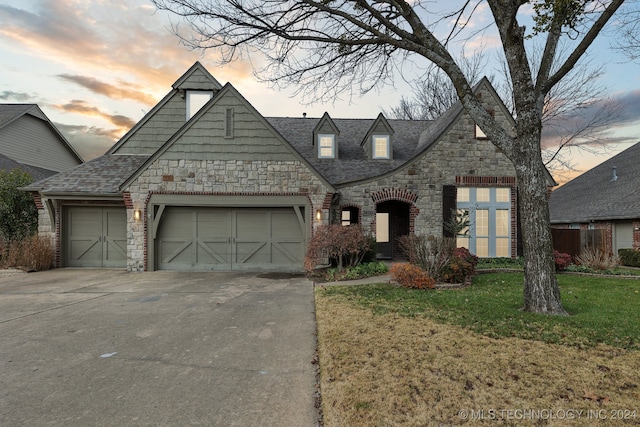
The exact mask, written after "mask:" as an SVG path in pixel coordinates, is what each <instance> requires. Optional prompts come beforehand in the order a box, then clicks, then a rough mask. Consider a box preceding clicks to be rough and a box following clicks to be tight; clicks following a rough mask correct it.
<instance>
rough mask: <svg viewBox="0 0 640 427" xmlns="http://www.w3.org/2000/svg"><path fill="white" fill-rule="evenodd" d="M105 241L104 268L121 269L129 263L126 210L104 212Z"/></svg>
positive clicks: (107, 210) (106, 210)
mask: <svg viewBox="0 0 640 427" xmlns="http://www.w3.org/2000/svg"><path fill="white" fill-rule="evenodd" d="M103 223H104V224H103V230H104V232H103V234H104V239H105V242H104V243H105V244H104V254H103V266H104V267H121V266H124V265H126V263H127V238H126V236H127V212H126V211H125V210H124V209H105V210H104V211H103Z"/></svg>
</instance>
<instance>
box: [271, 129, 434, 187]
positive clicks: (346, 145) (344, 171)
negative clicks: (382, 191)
mask: <svg viewBox="0 0 640 427" xmlns="http://www.w3.org/2000/svg"><path fill="white" fill-rule="evenodd" d="M266 119H267V121H268V122H269V123H271V125H272V126H273V127H274V128H275V129H276V130H277V131H278V132H279V133H280V134H281V135H282V136H283V137H284V138H285V139H286V140H287V141H289V143H290V144H291V145H292V146H293V147H294V148H295V149H296V150H297V151H298V152H299V153H300V154H301V155H302V156H303V157H304V158H305V159H307V161H309V163H311V164H312V165H313V167H314V168H315V169H316V170H317V171H319V172H320V173H321V174H322V175H323V176H324V177H325V178H326V179H327V180H328V181H329V182H331V183H332V184H333V185H339V184H344V183H347V182H353V181H360V180H364V179H368V178H373V177H377V176H379V175H382V174H384V173H387V172H391V171H393V170H394V169H397V168H398V167H400V166H402V165H403V164H405V163H406V162H407V161H409V160H411V159H412V158H413V155H414V152H415V148H416V146H417V145H418V140H419V139H420V134H421V132H422V131H424V130H425V129H426V128H427V126H428V125H429V123H430V122H429V121H428V120H387V121H388V122H389V125H390V126H391V128H393V130H394V134H393V142H392V146H393V156H392V159H391V160H381V159H369V158H368V157H367V153H366V152H365V150H364V148H363V147H362V146H361V145H360V144H361V142H362V140H363V138H364V137H365V136H366V135H367V133H368V132H369V130H370V129H371V126H372V125H373V124H374V122H375V121H376V119H335V118H332V121H333V123H334V124H335V126H336V127H337V128H338V130H339V131H340V133H339V134H337V135H336V137H335V138H336V143H337V144H338V153H339V155H338V158H336V159H319V158H318V156H317V153H316V152H317V149H318V146H317V144H315V143H314V141H313V130H314V129H315V127H316V126H317V125H318V123H319V122H320V120H322V118H291V117H267V118H266Z"/></svg>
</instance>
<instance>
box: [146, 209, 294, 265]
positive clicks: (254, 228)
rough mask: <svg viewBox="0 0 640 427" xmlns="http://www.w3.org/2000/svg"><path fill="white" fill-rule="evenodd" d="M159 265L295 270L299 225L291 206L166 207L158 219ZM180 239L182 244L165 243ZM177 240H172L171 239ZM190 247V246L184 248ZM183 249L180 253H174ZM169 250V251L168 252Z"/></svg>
mask: <svg viewBox="0 0 640 427" xmlns="http://www.w3.org/2000/svg"><path fill="white" fill-rule="evenodd" d="M160 223H161V224H160V227H159V232H158V240H157V243H156V245H157V246H156V248H157V254H158V268H160V269H176V270H179V269H189V270H263V269H276V268H277V269H282V268H285V269H300V268H301V267H302V259H303V256H304V227H303V226H301V225H300V219H299V215H298V214H297V213H296V211H295V210H294V208H293V207H290V208H224V207H211V208H210V207H175V206H173V207H172V206H169V207H166V208H165V210H164V213H163V215H162V218H161V220H160ZM170 236H171V238H174V239H178V238H179V239H181V240H180V242H182V243H183V244H185V245H186V244H187V243H191V245H190V246H189V247H187V246H185V247H184V248H180V247H173V246H170V244H171V242H170V240H169V238H170ZM174 243H176V242H174ZM189 248H190V249H189ZM180 249H184V252H183V253H179V254H174V252H176V251H179V250H180ZM169 255H171V256H169Z"/></svg>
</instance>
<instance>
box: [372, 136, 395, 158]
mask: <svg viewBox="0 0 640 427" xmlns="http://www.w3.org/2000/svg"><path fill="white" fill-rule="evenodd" d="M372 146H373V158H374V159H389V158H390V157H391V153H390V146H389V135H373V144H372Z"/></svg>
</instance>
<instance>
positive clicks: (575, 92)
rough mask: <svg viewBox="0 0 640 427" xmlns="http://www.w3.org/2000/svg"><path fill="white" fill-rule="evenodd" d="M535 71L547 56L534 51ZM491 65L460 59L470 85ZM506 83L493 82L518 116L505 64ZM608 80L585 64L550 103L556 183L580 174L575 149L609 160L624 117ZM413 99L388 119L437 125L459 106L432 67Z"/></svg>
mask: <svg viewBox="0 0 640 427" xmlns="http://www.w3.org/2000/svg"><path fill="white" fill-rule="evenodd" d="M529 51H530V52H533V53H532V54H531V55H530V62H531V66H532V68H534V67H535V64H539V58H536V57H537V56H539V54H540V52H541V50H540V49H536V48H535V47H534V48H531V49H529ZM484 59H486V57H485V56H484V54H483V53H482V52H480V53H477V54H475V55H473V56H471V57H466V56H464V53H463V54H462V56H461V58H460V59H459V63H460V64H461V69H462V70H463V72H464V73H465V76H467V80H468V81H470V82H475V81H478V80H479V79H480V77H481V76H482V74H483V73H484V72H485V71H484V70H485V68H486V64H485V62H484V61H483V60H484ZM498 64H499V70H500V73H499V76H500V79H499V80H498V82H496V80H497V79H496V78H495V77H493V76H491V77H490V80H491V81H492V83H493V84H494V86H498V88H497V91H498V93H499V95H500V96H501V98H502V100H503V102H504V103H505V105H506V107H507V109H509V111H511V113H512V114H513V113H514V111H513V105H514V102H513V91H512V88H511V86H510V85H509V84H508V82H509V71H508V70H509V68H508V64H507V63H506V61H505V60H504V59H502V60H500V61H498ZM603 74H604V68H603V67H602V66H599V67H594V66H592V63H591V61H583V62H580V63H579V64H577V65H576V67H575V68H574V69H573V70H572V71H571V72H570V73H569V74H568V75H567V76H566V77H565V78H564V79H562V80H561V81H560V82H559V83H558V84H557V85H556V86H554V87H553V89H552V90H551V91H549V93H548V94H547V96H546V97H545V105H544V109H543V113H542V141H543V143H542V144H541V149H542V160H543V162H544V165H545V167H546V168H547V169H548V170H549V172H551V173H552V174H553V175H554V176H556V177H563V176H564V174H565V173H567V172H571V171H575V170H576V169H575V165H574V164H573V163H572V153H573V151H574V150H573V149H577V150H580V151H583V152H588V153H591V154H600V155H602V154H605V153H606V152H607V151H608V149H609V148H608V145H607V141H606V140H605V139H603V138H602V133H603V131H604V130H606V129H607V128H608V127H609V125H611V124H612V123H614V121H615V120H616V119H617V118H619V117H620V115H621V114H622V112H621V109H620V105H618V104H617V103H616V102H614V100H612V99H610V98H608V97H607V96H606V92H607V88H606V87H605V86H604V85H602V84H600V80H599V79H600V77H601V76H602V75H603ZM412 87H413V89H412V97H410V98H409V97H405V96H402V97H401V98H400V101H399V102H398V104H397V105H396V106H394V107H391V108H390V109H389V110H388V111H386V110H383V113H384V114H385V116H387V117H392V118H395V119H404V120H435V119H436V118H438V117H439V116H441V115H442V114H443V113H444V112H445V111H446V110H447V109H448V108H450V107H451V106H452V105H453V104H454V103H456V102H457V101H458V95H457V93H456V90H455V88H454V87H453V84H452V83H451V80H450V79H449V78H448V77H447V76H446V74H444V73H443V72H442V71H441V70H440V69H438V68H435V67H432V68H429V69H428V70H427V72H426V73H425V74H424V75H422V76H421V77H420V78H419V79H418V80H417V81H415V82H413V84H412Z"/></svg>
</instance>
